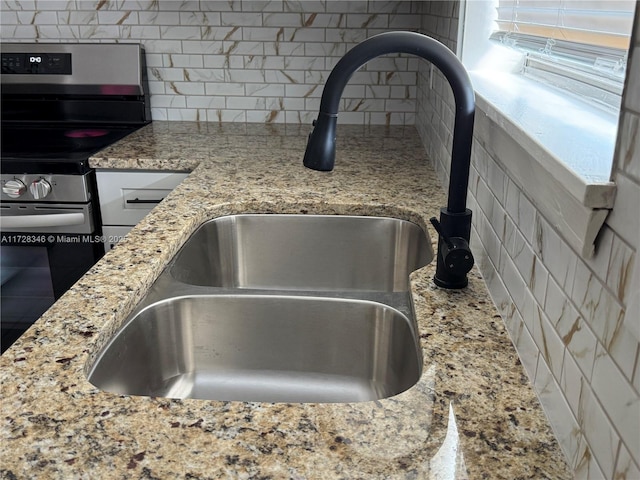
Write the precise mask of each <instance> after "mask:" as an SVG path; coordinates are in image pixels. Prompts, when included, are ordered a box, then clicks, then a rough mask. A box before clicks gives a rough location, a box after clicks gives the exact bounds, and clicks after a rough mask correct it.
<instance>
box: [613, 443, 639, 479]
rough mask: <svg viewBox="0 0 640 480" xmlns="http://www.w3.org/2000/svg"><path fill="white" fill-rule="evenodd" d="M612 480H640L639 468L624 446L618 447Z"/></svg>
mask: <svg viewBox="0 0 640 480" xmlns="http://www.w3.org/2000/svg"><path fill="white" fill-rule="evenodd" d="M613 477H614V478H616V479H618V478H624V479H630V480H631V479H634V478H640V467H638V464H637V463H635V462H634V461H633V458H632V457H631V454H630V453H629V450H628V449H627V448H625V446H624V445H620V452H619V453H618V461H617V462H616V469H615V472H614V475H613Z"/></svg>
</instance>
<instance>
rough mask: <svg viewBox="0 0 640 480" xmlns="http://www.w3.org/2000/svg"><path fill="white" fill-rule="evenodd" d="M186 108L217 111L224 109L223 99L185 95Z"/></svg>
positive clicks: (224, 100) (224, 101) (224, 102)
mask: <svg viewBox="0 0 640 480" xmlns="http://www.w3.org/2000/svg"><path fill="white" fill-rule="evenodd" d="M185 98H186V100H187V108H193V109H202V108H204V109H219V108H225V107H226V99H225V97H213V96H203V95H187V96H186V97H185Z"/></svg>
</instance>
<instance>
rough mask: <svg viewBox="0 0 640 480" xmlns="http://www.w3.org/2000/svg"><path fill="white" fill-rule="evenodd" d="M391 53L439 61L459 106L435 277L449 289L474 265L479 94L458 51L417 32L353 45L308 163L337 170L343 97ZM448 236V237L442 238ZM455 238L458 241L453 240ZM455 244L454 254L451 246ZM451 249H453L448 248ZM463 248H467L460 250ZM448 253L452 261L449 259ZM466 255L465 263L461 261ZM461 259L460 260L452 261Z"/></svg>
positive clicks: (331, 87) (328, 89)
mask: <svg viewBox="0 0 640 480" xmlns="http://www.w3.org/2000/svg"><path fill="white" fill-rule="evenodd" d="M389 53H408V54H413V55H417V56H418V57H421V58H424V59H425V60H428V61H430V62H431V63H433V65H435V66H436V67H437V68H438V69H439V70H440V71H441V72H442V73H443V74H444V76H445V77H446V78H447V80H448V82H449V85H450V86H451V90H452V91H453V96H454V100H455V105H456V112H455V122H454V129H453V146H452V149H451V169H450V172H449V190H448V198H447V207H446V209H445V208H443V209H442V210H441V214H440V223H439V228H440V231H439V232H438V233H439V244H438V250H439V255H438V266H437V272H436V276H435V278H434V281H435V283H436V284H437V285H439V286H441V287H444V288H463V287H465V286H466V285H467V276H466V274H467V273H468V272H469V270H470V269H471V267H472V266H473V257H472V256H471V251H470V250H469V247H468V242H469V239H470V235H471V211H470V210H469V209H467V208H466V202H467V186H468V183H469V166H470V163H471V145H472V142H473V121H474V115H475V95H474V92H473V88H472V86H471V80H470V79H469V75H468V74H467V71H466V70H465V68H464V66H463V65H462V63H461V62H460V61H459V60H458V58H457V57H456V56H455V54H454V53H453V52H452V51H451V50H449V49H448V48H447V47H446V46H445V45H443V44H442V43H440V42H438V41H437V40H435V39H433V38H430V37H427V36H426V35H422V34H419V33H415V32H387V33H381V34H379V35H375V36H373V37H371V38H368V39H367V40H365V41H363V42H361V43H359V44H358V45H356V46H355V47H354V48H352V49H351V50H349V51H348V52H347V53H346V55H345V56H344V57H342V58H341V59H340V61H338V63H337V64H336V66H335V67H334V68H333V70H332V72H331V74H330V75H329V78H328V79H327V83H326V84H325V87H324V90H323V92H322V98H321V100H320V112H319V114H318V118H317V120H316V121H314V129H313V131H312V132H311V133H310V134H309V141H308V143H307V149H306V151H305V154H304V165H305V166H306V167H309V168H312V169H314V170H320V171H330V170H333V167H334V163H335V152H336V150H335V148H336V126H337V119H338V108H339V104H340V99H341V97H342V93H343V91H344V88H345V86H346V85H347V82H348V81H349V79H350V78H351V76H352V75H353V74H354V73H355V72H356V70H358V69H359V68H360V67H362V66H363V65H364V64H365V63H367V62H368V61H369V60H372V59H374V58H376V57H379V56H381V55H386V54H389ZM443 238H447V240H448V241H447V242H445V241H443ZM452 241H453V242H454V243H452ZM452 244H455V245H456V251H455V255H453V254H452V253H451V252H450V251H449V250H450V245H452ZM447 249H449V250H447ZM460 252H462V253H460ZM445 258H446V259H447V260H448V261H449V264H447V263H446V262H445ZM458 258H462V259H463V260H464V261H463V262H462V263H463V265H462V266H461V265H459V264H458V263H457V259H458ZM452 260H456V261H455V262H454V263H456V264H455V265H453V264H451V261H452Z"/></svg>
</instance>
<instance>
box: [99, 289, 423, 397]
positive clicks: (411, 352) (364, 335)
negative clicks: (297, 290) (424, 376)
mask: <svg viewBox="0 0 640 480" xmlns="http://www.w3.org/2000/svg"><path fill="white" fill-rule="evenodd" d="M421 368H422V355H421V352H420V349H419V346H418V342H417V339H416V335H415V331H414V326H413V324H412V323H411V322H410V321H409V319H408V318H407V317H405V316H404V315H403V314H402V313H400V312H399V311H397V310H395V309H393V308H391V307H388V306H386V305H382V304H379V303H375V302H370V301H363V300H344V299H335V298H333V299H332V298H317V297H304V296H280V295H194V296H183V297H176V298H170V299H167V300H163V301H160V302H157V303H154V304H152V305H150V306H148V307H146V308H145V309H143V310H142V311H140V312H139V313H138V314H137V315H135V316H134V317H133V318H132V319H131V320H130V321H129V322H128V323H126V324H125V325H124V326H123V327H122V328H121V329H120V330H119V331H118V332H117V333H116V334H115V335H114V337H113V338H112V340H111V341H110V342H109V343H108V344H107V345H106V346H105V347H104V348H103V350H102V351H101V352H100V354H99V355H98V357H97V360H96V361H95V363H94V364H93V366H92V367H91V368H90V373H89V375H88V379H89V381H90V382H91V383H92V384H93V385H95V386H97V387H98V388H100V389H102V390H106V391H108V392H113V393H117V394H129V395H146V396H158V397H170V398H199V399H208V400H239V401H261V402H359V401H366V400H375V399H381V398H386V397H389V396H392V395H396V394H398V393H401V392H403V391H404V390H406V389H408V388H410V387H411V386H412V385H414V384H415V383H416V382H417V380H418V378H419V377H420V374H421Z"/></svg>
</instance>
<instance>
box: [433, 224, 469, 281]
mask: <svg viewBox="0 0 640 480" xmlns="http://www.w3.org/2000/svg"><path fill="white" fill-rule="evenodd" d="M429 221H430V222H431V224H432V225H433V228H435V229H436V232H438V235H440V238H441V239H442V243H441V244H440V248H439V252H438V254H439V255H440V258H441V259H442V265H443V266H444V268H445V270H447V271H448V272H449V273H450V274H452V275H456V276H465V275H466V274H467V273H468V272H469V271H470V270H471V268H472V267H473V254H472V253H471V248H469V242H467V240H465V239H464V238H462V237H449V236H448V235H447V234H445V233H444V230H443V228H442V225H441V224H440V222H439V221H438V219H436V217H432V218H430V219H429Z"/></svg>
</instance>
